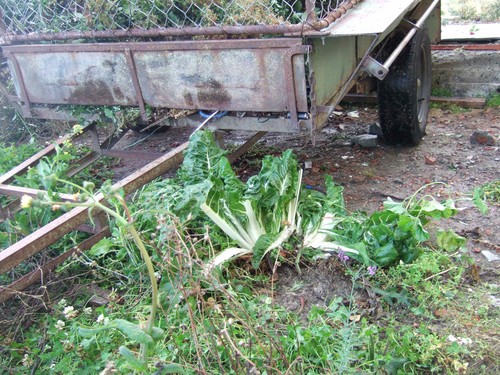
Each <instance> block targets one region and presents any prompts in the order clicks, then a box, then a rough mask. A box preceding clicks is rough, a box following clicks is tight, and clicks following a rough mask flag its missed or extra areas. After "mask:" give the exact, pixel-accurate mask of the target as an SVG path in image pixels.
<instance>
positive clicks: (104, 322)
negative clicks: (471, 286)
mask: <svg viewBox="0 0 500 375" xmlns="http://www.w3.org/2000/svg"><path fill="white" fill-rule="evenodd" d="M191 145H192V146H191V148H190V150H189V151H188V153H187V155H186V157H185V162H184V164H183V166H182V167H181V169H180V170H179V172H178V174H177V177H176V179H174V180H167V181H161V180H159V181H155V182H153V183H151V184H149V185H147V186H145V187H144V188H143V189H142V190H141V191H139V192H138V193H137V194H136V195H135V196H134V198H133V199H132V200H131V201H129V202H128V203H125V201H124V200H123V195H121V193H120V192H119V191H113V190H112V189H110V187H109V185H105V186H104V188H103V192H104V194H105V196H106V197H107V198H108V200H109V205H108V207H109V208H108V209H105V210H106V211H108V213H109V214H110V224H111V225H112V235H111V237H110V238H107V239H104V240H102V241H101V242H99V243H98V244H97V245H95V246H94V247H93V248H92V249H91V250H90V251H89V252H88V253H82V254H80V255H79V256H78V257H76V258H73V259H72V260H71V261H70V262H69V263H68V264H66V265H64V266H63V267H61V268H59V270H58V272H57V278H59V279H65V278H72V277H73V276H72V275H74V274H75V273H79V272H80V273H81V270H83V269H90V270H91V272H90V273H87V274H86V276H84V277H81V279H80V281H79V284H84V283H89V282H92V283H95V284H98V285H99V287H100V289H101V290H108V291H111V292H110V293H107V295H106V298H105V301H104V302H99V303H97V304H96V303H95V302H93V300H92V299H91V298H90V297H91V294H92V293H91V292H89V291H87V292H85V290H83V291H82V289H81V288H80V289H79V292H74V291H73V292H72V293H69V295H72V296H73V297H72V299H71V300H70V299H69V298H68V297H66V295H62V296H59V297H55V298H52V299H51V300H50V301H48V302H47V303H46V309H48V312H49V313H47V314H40V316H39V317H38V318H37V319H36V321H32V322H31V324H32V326H31V328H28V329H23V330H21V331H17V327H16V326H15V325H12V326H11V327H10V329H7V330H6V331H5V334H4V336H1V337H0V340H2V342H3V344H2V345H3V347H4V350H3V351H2V352H1V354H0V368H1V369H2V370H3V372H5V373H25V372H30V371H31V372H36V371H38V372H40V373H45V372H49V371H52V372H55V373H68V374H72V373H74V374H76V373H78V374H80V373H89V374H91V373H92V374H93V373H97V372H99V371H101V370H103V369H104V368H107V370H106V371H108V373H111V372H112V371H118V372H119V373H127V372H135V373H155V374H168V373H185V374H191V373H207V374H208V373H209V374H218V373H221V374H222V373H254V374H257V373H261V374H264V373H268V374H269V373H277V374H286V373H288V374H290V373H307V374H322V373H359V372H362V373H388V374H407V373H423V372H425V373H443V372H445V373H458V372H465V371H466V370H467V368H468V366H471V367H472V366H473V367H474V369H475V371H476V372H479V373H481V372H482V373H489V372H490V371H491V369H494V368H496V367H495V366H498V365H499V364H498V363H497V361H498V360H497V359H496V357H495V345H496V344H497V343H495V342H494V341H493V340H494V338H492V337H490V336H489V334H490V332H493V331H494V330H495V329H496V328H498V327H497V324H498V323H497V320H498V319H497V318H498V313H497V311H496V310H495V309H494V308H493V307H492V306H491V303H490V302H489V301H488V300H486V296H487V293H489V292H491V291H490V290H488V291H486V290H485V291H483V292H478V293H476V294H475V295H474V298H473V299H471V298H470V297H471V296H470V292H469V291H468V289H467V283H473V282H475V279H474V276H473V275H474V267H475V265H474V264H473V262H472V260H471V259H470V258H469V257H468V256H467V252H466V251H464V249H463V248H462V247H463V245H464V239H463V238H462V237H460V236H458V235H456V234H455V233H453V232H451V231H440V232H438V233H437V241H436V243H437V244H436V245H432V244H431V243H429V242H427V240H428V236H427V235H426V231H425V225H426V224H427V222H428V220H429V219H431V218H432V217H435V218H440V217H448V216H449V215H451V214H453V213H454V212H455V210H456V209H455V207H454V206H453V203H452V202H451V201H448V202H437V201H436V200H435V199H434V198H432V197H429V196H426V195H425V194H423V192H417V193H416V194H415V195H414V196H413V197H410V198H408V199H407V200H406V201H404V202H401V203H397V202H391V201H388V202H387V204H386V206H385V208H384V209H383V210H382V211H380V212H376V213H374V214H372V215H369V216H368V215H366V214H362V213H348V212H347V211H346V210H345V208H344V204H343V200H342V190H341V188H340V187H338V186H336V185H335V184H333V181H331V180H329V179H327V187H328V189H327V190H328V191H327V193H326V194H322V193H319V192H316V191H311V190H307V189H301V187H300V179H299V171H298V168H297V164H296V161H294V157H293V155H292V154H290V153H285V154H283V155H281V156H278V157H268V158H266V159H265V160H264V162H263V166H262V170H261V172H260V173H259V174H258V175H257V176H254V177H252V178H250V179H249V180H248V182H247V183H246V184H243V183H242V182H240V181H239V180H237V178H236V176H235V175H234V172H232V169H231V167H230V166H229V164H228V163H227V160H226V159H225V158H224V155H223V152H222V151H221V150H219V149H218V148H216V147H215V145H214V143H213V139H212V138H211V135H210V134H209V133H198V134H196V135H195V137H194V138H193V139H192V142H191ZM55 180H59V178H55V179H54V182H56V181H55ZM195 180H196V181H195ZM75 189H76V190H74V191H73V192H74V193H75V194H79V195H78V200H77V201H76V202H73V203H64V202H59V201H58V200H57V199H56V198H55V197H54V196H50V195H47V196H43V197H42V196H41V197H39V198H38V199H35V200H28V199H25V200H24V205H25V207H27V206H45V205H48V206H49V207H51V208H52V209H55V210H60V209H64V208H69V207H70V206H74V205H87V206H92V207H95V206H97V204H96V202H95V201H93V200H92V198H91V196H92V193H93V186H92V185H91V184H88V183H86V184H85V185H84V187H81V188H77V187H76V186H75ZM482 189H483V190H482V191H484V192H489V191H492V189H494V187H493V188H492V187H490V186H484V187H482ZM257 192H258V194H257ZM299 192H300V194H299ZM261 197H265V199H266V201H268V202H267V205H266V204H265V203H266V202H264V201H262V200H260V199H261ZM476 198H477V197H476ZM297 199H298V200H297ZM247 201H248V202H250V203H245V202H247ZM294 202H295V203H294ZM65 205H66V206H67V207H65ZM204 205H205V206H208V207H212V211H214V212H217V213H218V217H215V216H213V215H212V214H209V215H206V212H207V210H206V207H205V206H204ZM204 207H205V208H204ZM100 208H101V209H103V207H100ZM285 208H286V210H285ZM290 209H292V211H290ZM208 212H210V211H208ZM290 212H295V217H289V213H290ZM283 214H284V215H285V216H283ZM214 218H215V221H216V222H217V221H218V220H219V219H221V218H223V220H224V221H225V222H226V223H227V224H225V225H224V224H222V225H219V227H217V226H216V225H214V223H213V222H212V221H211V219H214ZM325 218H326V219H325ZM252 222H253V223H254V224H251V223H252ZM273 223H274V224H273ZM294 223H295V227H296V231H294V232H293V233H292V234H291V235H290V236H288V237H287V238H286V239H285V240H284V241H282V242H280V243H279V245H277V246H276V247H275V248H273V249H271V250H270V251H267V255H266V252H264V253H259V254H257V252H256V250H257V249H258V247H259V246H258V245H257V243H258V242H259V238H263V239H265V240H266V242H268V241H267V239H268V238H269V236H272V241H271V242H273V243H276V239H277V238H281V236H280V233H282V232H283V231H284V230H286V229H287V228H290V227H291V226H292V225H293V224H294ZM332 223H335V224H332ZM325 226H326V227H328V230H327V231H326V230H324V228H325ZM258 227H260V228H261V232H259V233H260V236H259V238H257V241H256V242H255V244H254V246H253V248H252V249H248V250H252V252H253V254H254V255H253V262H251V261H250V259H249V257H248V256H246V257H245V256H244V257H242V258H240V259H238V260H235V261H232V262H229V263H224V264H223V265H218V266H217V265H216V264H217V263H220V262H214V260H215V259H220V258H218V256H219V257H220V254H221V253H222V254H224V251H227V250H224V249H227V248H231V247H234V245H235V244H236V243H237V242H238V240H237V239H236V238H234V236H233V235H232V234H234V233H233V231H236V232H237V233H238V235H239V236H240V237H241V236H244V233H245V232H246V233H249V231H251V230H256V229H257V228H258ZM228 228H229V229H231V228H232V230H229V231H228ZM243 228H246V230H243ZM273 228H274V229H273ZM299 228H301V229H299ZM307 228H310V229H311V230H312V232H310V234H312V235H314V236H318V235H320V236H321V237H322V241H321V242H326V241H328V242H329V243H330V244H331V246H333V245H336V247H335V248H333V249H334V250H335V251H336V252H335V253H333V254H332V253H331V252H329V251H328V252H325V251H324V249H323V250H322V251H318V250H319V249H321V248H320V247H315V246H312V247H311V246H310V243H311V242H307V241H305V237H306V233H307V232H306V230H307ZM263 230H265V233H262V231H263ZM300 230H301V231H300ZM134 233H135V234H134ZM231 233H232V234H231ZM138 234H140V236H138ZM240 240H241V239H240ZM260 241H263V240H260ZM313 242H314V241H313ZM240 245H241V244H240ZM401 245H403V246H402V247H399V246H401ZM363 246H364V247H365V253H364V255H363V256H359V254H360V252H362V250H363V249H362V248H363ZM240 248H241V247H240ZM268 248H269V247H266V249H268ZM348 249H354V250H356V251H355V252H349V251H345V250H348ZM370 249H371V250H370ZM394 249H396V251H397V254H398V255H396V256H395V257H394V258H392V256H393V252H394ZM398 249H401V251H402V252H401V253H400V252H399V251H400V250H398ZM329 250H332V249H331V248H330V249H329ZM382 253H383V254H382ZM218 254H219V255H218ZM256 254H257V256H256ZM330 254H331V256H330V257H328V258H327V259H325V260H319V259H318V258H325V257H327V255H330ZM409 254H413V255H411V256H410V255H409ZM382 255H384V256H389V255H390V256H391V261H387V262H386V261H385V260H384V259H381V258H380V256H382ZM417 255H420V256H418V257H417ZM149 257H150V258H151V262H149V261H148V258H149ZM356 259H357V260H356ZM144 260H145V262H144ZM263 260H264V261H263ZM395 260H398V261H397V262H395ZM318 262H323V263H328V264H330V265H331V268H332V269H334V270H336V272H339V273H340V274H341V276H340V280H342V283H344V284H345V285H346V286H347V290H348V291H349V292H346V293H343V294H338V295H337V296H336V297H334V298H332V299H331V300H327V301H324V304H323V305H322V306H312V307H311V309H310V310H309V311H308V312H307V311H304V310H303V308H304V306H302V307H300V308H299V309H298V310H293V309H291V308H287V306H280V305H278V304H277V302H276V301H277V299H276V296H277V295H279V293H282V291H280V284H279V277H280V274H281V272H282V269H283V268H285V267H291V268H293V269H297V272H298V274H300V272H304V269H306V268H307V267H309V266H312V267H314V266H315V265H316V264H317V263H318ZM389 265H390V266H389ZM367 266H368V267H367ZM152 268H154V270H153V272H152ZM156 283H157V284H158V295H156V292H155V288H154V285H155V284H156ZM492 287H493V286H492ZM295 288H296V290H300V289H301V288H305V286H304V285H301V284H297V286H296V287H295ZM339 290H340V289H339ZM55 293H57V291H56V292H55ZM89 293H91V294H89ZM151 293H153V294H151ZM152 295H153V296H154V297H152ZM155 309H157V312H156V313H154V310H155ZM152 311H153V312H152ZM470 316H475V317H477V319H472V320H470V319H469V318H470ZM462 320H467V321H468V322H469V324H472V325H473V327H474V329H473V330H472V329H469V330H468V331H466V330H465V329H464V328H463V327H462V326H459V325H453V324H448V325H446V327H447V328H446V329H445V330H443V328H442V323H443V322H445V321H462ZM152 321H154V322H153V323H154V324H153V325H151V322H152ZM153 327H154V328H153ZM469 328H470V327H469ZM467 332H471V333H472V332H474V333H473V336H469V333H467Z"/></svg>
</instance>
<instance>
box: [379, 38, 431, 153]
mask: <svg viewBox="0 0 500 375" xmlns="http://www.w3.org/2000/svg"><path fill="white" fill-rule="evenodd" d="M431 73H432V66H431V47H430V40H429V35H428V34H427V31H426V30H425V29H420V30H419V31H418V32H417V33H416V34H415V35H414V37H413V38H412V40H411V41H410V42H409V43H408V45H407V46H406V48H405V49H404V50H403V52H401V54H400V55H399V56H398V58H397V59H396V61H394V63H393V65H392V66H391V68H390V71H389V73H388V74H387V76H386V77H385V79H384V80H383V81H379V83H378V112H379V119H380V126H381V128H382V134H383V135H384V139H385V141H386V143H388V144H403V145H410V146H414V145H417V144H418V143H419V142H420V140H421V139H422V137H423V136H424V135H425V128H426V125H427V115H428V114H429V104H430V97H431Z"/></svg>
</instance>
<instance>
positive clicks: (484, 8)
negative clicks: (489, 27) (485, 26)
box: [442, 0, 500, 22]
mask: <svg viewBox="0 0 500 375" xmlns="http://www.w3.org/2000/svg"><path fill="white" fill-rule="evenodd" d="M442 3H443V5H442V8H443V10H444V12H445V14H449V15H451V16H455V17H458V18H459V19H461V20H467V21H483V22H485V21H486V22H497V21H499V20H500V0H483V1H475V0H444V1H443V2H442Z"/></svg>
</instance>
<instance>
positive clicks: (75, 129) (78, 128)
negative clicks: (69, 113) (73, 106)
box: [73, 124, 83, 135]
mask: <svg viewBox="0 0 500 375" xmlns="http://www.w3.org/2000/svg"><path fill="white" fill-rule="evenodd" d="M82 133H83V126H81V125H80V124H76V125H75V126H73V134H75V135H78V134H82Z"/></svg>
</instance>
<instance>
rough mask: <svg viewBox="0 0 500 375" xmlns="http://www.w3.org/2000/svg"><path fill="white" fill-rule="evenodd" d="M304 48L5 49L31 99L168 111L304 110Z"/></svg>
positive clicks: (284, 43) (23, 93) (295, 42)
mask: <svg viewBox="0 0 500 375" xmlns="http://www.w3.org/2000/svg"><path fill="white" fill-rule="evenodd" d="M307 48H308V47H307V46H303V45H302V40H301V39H291V38H283V39H269V40H265V39H264V40H237V41H231V40H228V41H214V40H211V41H192V42H189V43H187V42H161V43H112V44H111V43H102V44H80V45H78V44H74V45H51V46H9V47H4V53H5V55H6V57H7V58H9V60H10V61H13V62H14V61H15V63H16V64H17V65H18V67H19V69H18V70H19V72H20V74H18V75H17V77H16V79H17V81H19V82H20V85H19V86H18V87H17V89H18V95H19V96H20V97H22V99H23V100H28V101H29V102H31V103H38V104H81V105H132V106H136V105H141V103H142V99H144V102H145V103H146V104H149V105H151V106H153V107H165V108H181V109H206V110H230V111H262V112H286V111H288V110H290V109H291V107H296V109H297V110H298V111H300V112H306V111H307V97H306V82H305V67H304V56H303V54H304V53H305V52H306V51H307V50H308V49H307ZM132 59H133V64H132V63H131V61H132ZM288 66H289V67H290V68H288ZM131 67H132V68H131ZM134 69H135V71H134ZM290 72H292V73H290ZM26 82H30V84H29V85H27V84H25V83H26ZM290 84H291V85H292V90H290ZM290 91H294V94H295V97H294V98H293V100H294V102H293V103H291V102H290V101H291V98H290V97H289V96H287V95H288V93H289V92H290ZM141 96H142V97H141ZM25 98H26V99H25Z"/></svg>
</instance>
